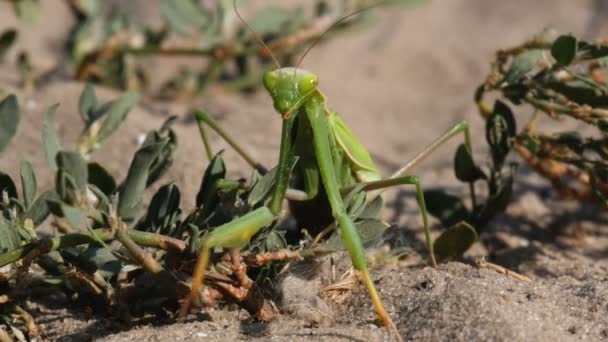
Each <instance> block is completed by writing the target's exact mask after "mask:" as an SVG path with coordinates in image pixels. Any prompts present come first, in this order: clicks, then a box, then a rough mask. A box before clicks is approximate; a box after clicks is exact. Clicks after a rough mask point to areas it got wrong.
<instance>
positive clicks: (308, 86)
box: [298, 74, 319, 94]
mask: <svg viewBox="0 0 608 342" xmlns="http://www.w3.org/2000/svg"><path fill="white" fill-rule="evenodd" d="M318 83H319V78H318V77H317V75H315V74H308V75H306V76H304V77H303V78H302V79H301V80H300V83H299V84H298V86H299V88H300V93H302V94H306V93H308V92H310V91H312V90H314V89H315V88H316V87H317V84H318Z"/></svg>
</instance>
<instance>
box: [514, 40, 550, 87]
mask: <svg viewBox="0 0 608 342" xmlns="http://www.w3.org/2000/svg"><path fill="white" fill-rule="evenodd" d="M544 51H545V50H542V49H531V50H527V51H525V52H522V53H520V54H519V55H517V57H515V58H514V59H513V63H511V66H510V67H509V70H508V71H507V74H506V75H505V78H504V82H506V83H508V84H512V83H516V82H518V81H519V80H520V79H521V78H522V77H524V76H526V75H527V74H528V73H529V72H530V71H532V69H534V68H536V67H537V66H538V65H539V62H540V60H541V58H542V57H543V53H544Z"/></svg>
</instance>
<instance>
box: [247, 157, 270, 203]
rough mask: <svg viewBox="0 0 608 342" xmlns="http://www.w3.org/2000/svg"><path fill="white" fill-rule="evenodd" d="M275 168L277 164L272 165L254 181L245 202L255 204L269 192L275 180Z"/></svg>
mask: <svg viewBox="0 0 608 342" xmlns="http://www.w3.org/2000/svg"><path fill="white" fill-rule="evenodd" d="M277 169H278V166H275V167H273V168H272V169H270V170H269V171H268V172H266V174H265V175H263V176H262V177H261V178H260V179H259V180H258V181H257V183H255V185H254V186H253V188H252V189H251V192H249V196H248V197H247V203H249V205H250V206H252V207H253V206H255V205H256V204H258V203H259V202H260V201H262V200H263V199H264V197H266V195H268V194H269V193H270V190H271V189H272V186H273V185H274V183H275V182H276V180H277Z"/></svg>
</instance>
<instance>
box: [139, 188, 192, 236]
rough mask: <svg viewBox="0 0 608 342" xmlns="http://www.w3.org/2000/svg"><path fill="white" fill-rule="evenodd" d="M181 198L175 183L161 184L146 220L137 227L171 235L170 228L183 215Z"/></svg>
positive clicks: (153, 198) (151, 202)
mask: <svg viewBox="0 0 608 342" xmlns="http://www.w3.org/2000/svg"><path fill="white" fill-rule="evenodd" d="M180 200H181V193H180V191H179V188H178V187H177V186H176V185H175V184H173V183H170V184H165V185H163V186H161V187H160V188H159V189H158V191H157V192H156V194H154V197H152V200H151V201H150V206H149V207H148V212H147V213H146V218H145V220H143V221H142V223H141V224H138V228H137V229H141V230H146V231H157V232H159V233H160V234H169V235H170V229H171V228H172V226H173V225H174V224H175V223H177V220H178V219H179V216H180V215H181V210H180V209H179V203H180Z"/></svg>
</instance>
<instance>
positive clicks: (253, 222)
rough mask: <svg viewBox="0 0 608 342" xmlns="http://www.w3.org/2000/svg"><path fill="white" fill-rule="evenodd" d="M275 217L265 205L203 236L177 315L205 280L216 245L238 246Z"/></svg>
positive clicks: (183, 312)
mask: <svg viewBox="0 0 608 342" xmlns="http://www.w3.org/2000/svg"><path fill="white" fill-rule="evenodd" d="M274 219H275V215H273V214H272V213H271V212H270V210H268V208H266V207H261V208H258V209H256V210H254V211H252V212H250V213H248V214H246V215H243V216H241V217H239V218H237V219H235V220H233V221H230V222H228V223H226V224H224V225H222V226H219V227H217V228H216V229H214V230H213V231H211V232H210V233H209V234H207V235H205V236H204V237H203V240H202V242H201V247H200V249H199V258H198V260H197V262H196V266H195V267H194V273H193V274H192V288H191V290H190V293H189V294H188V296H187V297H186V299H185V300H184V302H183V303H182V306H181V309H180V312H179V314H178V317H179V318H180V319H181V318H184V317H185V316H186V315H187V314H188V311H189V310H190V306H191V304H192V302H193V301H194V300H195V299H196V298H197V297H198V294H199V291H200V288H201V286H202V285H203V282H204V280H205V270H206V269H207V265H208V263H209V256H210V254H211V251H212V250H213V249H214V248H216V247H222V248H240V247H242V246H243V245H244V244H246V243H247V242H248V241H249V239H250V238H251V237H252V236H253V235H255V233H257V232H258V231H259V230H260V229H262V228H264V227H266V226H268V225H270V224H271V223H272V221H273V220H274Z"/></svg>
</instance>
